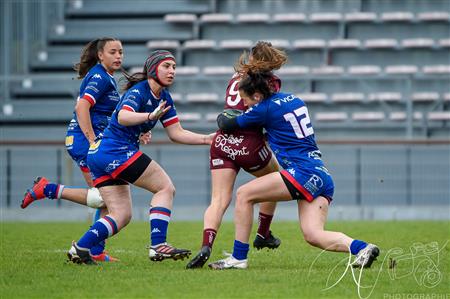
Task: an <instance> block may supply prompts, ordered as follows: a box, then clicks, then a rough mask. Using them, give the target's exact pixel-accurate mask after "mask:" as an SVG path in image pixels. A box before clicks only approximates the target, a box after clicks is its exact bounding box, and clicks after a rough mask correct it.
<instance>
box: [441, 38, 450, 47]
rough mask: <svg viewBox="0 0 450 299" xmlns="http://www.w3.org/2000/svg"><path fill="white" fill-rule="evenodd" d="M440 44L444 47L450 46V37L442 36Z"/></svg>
mask: <svg viewBox="0 0 450 299" xmlns="http://www.w3.org/2000/svg"><path fill="white" fill-rule="evenodd" d="M439 46H440V47H442V48H450V38H442V39H440V40H439Z"/></svg>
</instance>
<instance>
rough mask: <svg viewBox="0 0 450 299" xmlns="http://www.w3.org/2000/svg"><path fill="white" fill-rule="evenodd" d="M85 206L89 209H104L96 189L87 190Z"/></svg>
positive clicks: (103, 203)
mask: <svg viewBox="0 0 450 299" xmlns="http://www.w3.org/2000/svg"><path fill="white" fill-rule="evenodd" d="M86 205H87V206H88V207H91V208H95V209H98V208H103V207H105V202H104V201H103V199H102V197H101V196H100V192H99V191H98V189H97V188H90V189H89V190H88V194H87V198H86Z"/></svg>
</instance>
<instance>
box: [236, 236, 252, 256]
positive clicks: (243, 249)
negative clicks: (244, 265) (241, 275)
mask: <svg viewBox="0 0 450 299" xmlns="http://www.w3.org/2000/svg"><path fill="white" fill-rule="evenodd" d="M249 250H250V245H249V244H247V243H242V242H240V241H238V240H234V247H233V257H234V258H235V259H237V260H245V259H247V254H248V251H249Z"/></svg>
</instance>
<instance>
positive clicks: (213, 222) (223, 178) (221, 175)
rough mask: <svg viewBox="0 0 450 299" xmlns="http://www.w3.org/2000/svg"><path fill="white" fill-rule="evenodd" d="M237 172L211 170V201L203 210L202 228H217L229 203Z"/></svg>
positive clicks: (226, 169)
mask: <svg viewBox="0 0 450 299" xmlns="http://www.w3.org/2000/svg"><path fill="white" fill-rule="evenodd" d="M236 176H237V173H236V171H235V170H234V169H231V168H225V169H216V170H212V171H211V185H212V195H211V203H210V204H209V206H208V208H207V209H206V211H205V215H204V220H203V228H204V229H206V228H212V229H214V230H216V231H217V230H218V229H219V227H220V224H221V223H222V217H223V214H224V213H225V211H226V210H227V208H228V206H229V205H230V202H231V198H232V194H233V186H234V182H235V180H236Z"/></svg>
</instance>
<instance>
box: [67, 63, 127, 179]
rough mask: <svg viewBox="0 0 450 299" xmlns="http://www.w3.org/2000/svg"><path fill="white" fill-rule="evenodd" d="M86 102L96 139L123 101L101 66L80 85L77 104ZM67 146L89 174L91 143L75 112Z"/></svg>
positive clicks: (69, 151)
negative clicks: (89, 106)
mask: <svg viewBox="0 0 450 299" xmlns="http://www.w3.org/2000/svg"><path fill="white" fill-rule="evenodd" d="M85 100H86V101H88V102H89V103H90V104H91V108H90V109H89V113H90V116H91V124H92V129H94V134H95V136H99V135H100V134H101V133H103V130H104V129H105V128H106V127H107V126H108V123H109V120H110V118H111V114H112V113H113V111H114V109H115V108H116V105H117V103H118V102H119V100H120V96H119V92H118V91H117V84H116V81H115V80H114V77H113V76H111V75H110V74H108V72H106V70H105V68H104V67H103V65H101V64H96V65H95V66H94V67H92V68H91V69H90V70H89V72H88V73H87V74H86V76H85V77H84V79H83V81H82V82H81V86H80V95H79V97H78V101H85ZM65 144H66V148H67V151H68V153H69V155H70V156H71V157H72V159H73V160H74V161H75V162H77V164H78V166H79V167H80V168H81V170H82V171H84V172H87V171H89V169H88V167H87V162H86V161H87V159H86V157H87V153H88V150H89V142H88V140H87V139H86V137H85V136H84V133H83V132H82V131H81V128H80V126H79V124H78V120H77V115H76V113H74V116H73V119H72V120H71V121H70V123H69V126H68V128H67V134H66V142H65Z"/></svg>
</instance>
